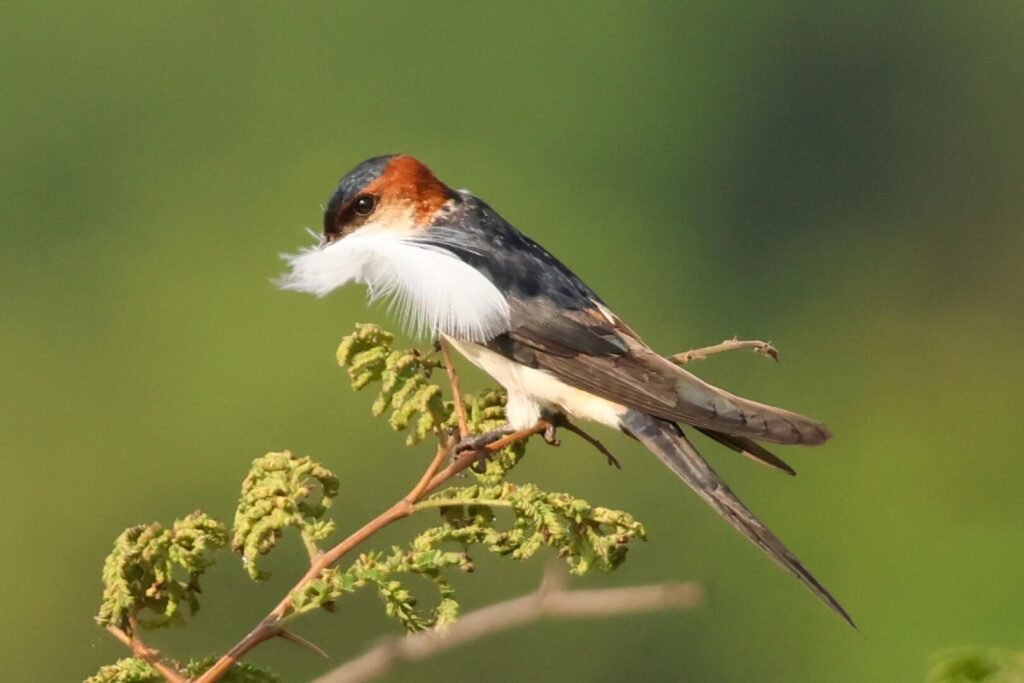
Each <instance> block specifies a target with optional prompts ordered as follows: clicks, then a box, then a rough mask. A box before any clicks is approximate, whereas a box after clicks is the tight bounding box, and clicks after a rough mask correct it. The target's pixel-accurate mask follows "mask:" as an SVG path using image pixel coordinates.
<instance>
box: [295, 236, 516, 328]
mask: <svg viewBox="0 0 1024 683" xmlns="http://www.w3.org/2000/svg"><path fill="white" fill-rule="evenodd" d="M282 258H283V259H284V260H285V261H286V262H287V263H288V265H289V266H290V267H291V272H289V273H285V274H284V275H282V276H281V278H280V279H279V280H278V282H277V284H278V286H280V287H281V288H282V289H291V290H295V291H299V292H308V293H310V294H315V295H316V296H325V295H326V294H328V293H330V292H331V291H333V290H335V289H337V288H338V287H342V286H344V285H346V284H348V283H349V282H357V283H362V284H365V285H366V287H367V294H368V295H369V300H370V302H371V303H373V302H375V301H378V300H382V299H385V300H390V305H389V311H390V312H393V313H394V314H395V315H396V316H397V317H398V320H399V322H400V324H401V325H402V326H403V328H404V329H405V331H406V332H407V333H409V334H411V335H415V336H428V335H437V334H446V335H448V336H451V337H453V338H455V339H462V340H466V341H474V342H485V341H487V340H489V339H491V338H492V337H494V336H496V335H498V334H501V333H502V332H505V331H507V330H508V327H509V307H508V301H506V300H505V297H504V295H502V293H501V292H500V291H498V288H497V287H495V286H494V283H492V282H491V281H490V280H488V279H487V278H486V277H484V275H483V274H482V273H480V271H478V270H477V269H476V268H473V267H472V266H470V265H468V264H467V263H465V262H464V261H462V260H461V259H459V258H458V257H457V256H455V255H454V254H452V253H451V252H450V251H448V250H446V249H444V248H442V247H438V246H435V245H432V244H424V243H423V242H419V241H417V240H416V238H415V236H413V235H409V234H401V233H397V232H393V231H389V230H381V229H373V230H366V229H364V230H360V231H358V232H356V233H354V234H352V235H349V236H347V237H343V238H342V239H339V240H337V241H336V242H332V243H330V244H326V245H323V246H315V247H308V248H306V249H303V250H301V251H300V252H299V253H297V254H282Z"/></svg>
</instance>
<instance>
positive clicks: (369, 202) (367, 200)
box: [352, 194, 377, 216]
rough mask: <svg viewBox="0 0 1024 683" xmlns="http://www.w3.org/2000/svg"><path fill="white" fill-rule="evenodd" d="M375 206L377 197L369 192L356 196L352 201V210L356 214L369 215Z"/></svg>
mask: <svg viewBox="0 0 1024 683" xmlns="http://www.w3.org/2000/svg"><path fill="white" fill-rule="evenodd" d="M376 208H377V198H376V197H374V196H373V195H371V194H364V195H362V196H361V197H356V200H355V202H353V203H352V212H353V213H354V214H355V215H357V216H369V215H370V214H371V213H373V210H374V209H376Z"/></svg>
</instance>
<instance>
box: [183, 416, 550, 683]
mask: <svg viewBox="0 0 1024 683" xmlns="http://www.w3.org/2000/svg"><path fill="white" fill-rule="evenodd" d="M549 426H550V425H549V424H548V422H547V421H546V420H540V421H538V422H537V424H535V425H533V426H532V427H529V428H528V429H524V430H521V431H518V432H515V433H513V434H509V435H508V436H505V437H502V438H501V439H498V440H497V441H495V442H493V443H490V444H488V445H487V446H485V447H484V448H483V449H481V451H483V452H486V453H496V452H498V451H500V450H501V449H502V448H504V447H505V446H508V445H509V444H511V443H515V442H517V441H522V440H524V439H528V438H530V437H531V436H533V435H534V434H539V433H541V432H543V431H544V430H545V429H547V428H548V427H549ZM446 441H447V440H446V439H441V441H440V442H439V444H438V448H437V452H436V453H435V454H434V458H433V460H431V462H430V465H429V466H428V467H427V469H426V471H425V472H424V473H423V476H421V477H420V480H419V481H418V482H417V483H416V486H414V487H413V488H412V490H410V491H409V493H408V494H406V495H405V496H404V497H403V498H402V499H401V500H399V501H398V502H396V503H395V504H394V505H392V506H391V507H389V508H388V509H387V510H385V511H384V512H382V513H381V514H379V515H377V516H376V517H375V518H374V519H372V520H370V521H369V522H367V523H366V524H364V525H363V526H362V527H361V528H359V529H358V530H357V531H355V532H354V533H352V534H351V535H350V536H349V537H348V538H346V539H345V540H343V541H342V542H341V543H339V544H338V545H336V546H334V547H333V548H331V549H330V550H328V551H327V552H324V553H320V554H319V555H318V556H317V557H316V559H315V560H314V561H313V562H312V563H311V565H310V568H309V571H307V572H306V573H305V574H304V575H303V577H302V578H301V579H299V581H298V582H297V583H296V584H295V586H294V587H293V588H292V589H291V590H290V591H288V594H287V595H285V596H284V597H283V598H282V599H281V601H280V602H279V603H278V604H277V606H276V607H274V609H273V610H271V612H270V613H269V614H268V615H267V616H265V617H264V618H263V619H262V620H261V621H260V623H259V624H257V625H256V627H255V628H254V629H253V630H252V631H250V632H249V633H248V634H247V635H246V636H245V637H244V638H242V640H240V641H238V643H236V644H235V646H234V647H232V648H231V649H230V650H229V651H228V652H227V654H225V655H224V656H223V657H221V658H220V659H219V660H217V662H216V663H214V665H213V666H212V667H210V668H209V669H207V670H206V672H205V673H203V674H202V675H201V676H199V678H196V679H195V681H194V683H214V681H218V680H220V679H221V677H223V676H224V674H226V673H227V672H228V670H229V669H230V668H231V667H232V666H234V665H235V663H236V662H237V661H238V660H239V659H241V658H242V657H243V656H244V655H245V654H246V653H248V652H249V651H250V650H252V649H253V648H254V647H256V646H257V645H259V644H260V643H262V642H263V641H265V640H268V639H270V638H273V637H275V636H277V635H279V634H280V632H281V626H282V625H283V623H284V621H285V619H286V617H287V616H288V615H289V614H290V613H291V612H292V597H291V596H292V593H294V592H296V591H299V590H301V589H302V588H303V587H304V586H305V585H306V584H307V583H309V582H310V581H313V580H315V579H317V578H318V577H319V576H320V574H321V573H322V572H323V571H324V570H325V569H327V568H329V567H331V566H332V565H334V564H335V563H336V562H337V561H338V560H340V559H341V558H342V557H343V556H344V555H345V554H346V553H348V552H349V551H351V550H352V549H353V548H355V547H356V546H357V545H359V544H360V543H362V542H363V541H365V540H366V539H368V538H370V537H371V536H373V535H374V534H376V533H377V532H378V531H380V530H381V529H383V528H384V527H386V526H388V525H390V524H392V523H393V522H397V521H398V520H400V519H402V518H404V517H408V516H409V515H412V514H414V513H415V512H416V504H417V503H418V502H419V501H420V499H421V498H422V497H423V496H425V495H427V494H428V493H430V492H431V491H433V490H434V489H436V488H437V487H439V486H440V485H441V484H443V483H445V482H446V481H448V480H449V479H451V478H452V477H454V476H455V475H456V474H459V473H460V472H462V471H463V470H464V469H466V468H467V467H469V466H470V465H472V464H473V463H474V462H476V460H477V459H478V458H479V457H480V455H481V453H480V451H470V452H466V453H462V454H460V455H459V456H457V457H456V458H454V459H453V460H452V462H451V463H449V464H448V466H447V467H445V468H444V469H440V465H441V462H443V460H444V458H445V456H447V454H448V451H449V447H448V444H447V442H446ZM438 470H440V471H438ZM168 680H171V679H168ZM174 683H178V682H177V681H175V682H174Z"/></svg>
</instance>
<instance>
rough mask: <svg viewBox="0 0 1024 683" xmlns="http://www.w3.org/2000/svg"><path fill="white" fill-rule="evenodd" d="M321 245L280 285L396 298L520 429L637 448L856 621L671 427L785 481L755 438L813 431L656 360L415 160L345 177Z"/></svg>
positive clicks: (476, 203) (566, 279)
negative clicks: (578, 429) (693, 432)
mask: <svg viewBox="0 0 1024 683" xmlns="http://www.w3.org/2000/svg"><path fill="white" fill-rule="evenodd" d="M324 236H325V241H324V243H323V244H322V245H321V246H320V247H318V248H317V249H310V250H306V251H304V252H302V253H301V254H299V255H296V256H291V257H288V258H289V261H290V263H291V266H292V273H291V274H289V275H287V276H285V278H284V286H286V287H289V288H292V289H300V290H304V291H310V292H314V293H316V294H318V295H323V294H325V293H326V292H328V291H330V290H331V289H333V288H336V287H339V286H342V285H344V284H346V283H347V282H352V281H356V282H364V283H366V284H367V285H368V287H369V289H370V292H371V296H372V297H375V298H376V297H379V296H381V295H390V296H394V297H395V298H396V299H397V300H398V301H399V309H400V310H401V311H404V313H403V314H402V315H403V317H405V318H406V319H407V320H409V321H411V322H412V323H414V325H413V326H414V327H417V328H420V329H422V330H423V331H425V332H427V333H429V334H432V335H436V336H439V337H442V338H444V339H446V340H448V341H450V342H451V343H452V345H453V346H454V347H455V348H456V349H458V350H459V351H460V352H462V353H463V355H465V356H466V357H467V358H468V359H469V360H471V361H472V362H473V363H475V364H477V365H478V366H480V367H481V368H482V369H483V370H485V371H486V372H488V373H489V374H491V375H492V376H493V377H494V378H495V379H496V380H497V381H498V382H500V383H501V384H502V385H503V386H504V387H505V388H506V390H507V391H508V394H509V404H508V415H509V421H510V423H511V424H512V425H513V426H515V427H519V428H521V427H526V426H529V425H531V424H533V423H534V422H535V421H536V420H537V419H539V418H540V417H541V416H542V415H545V414H552V413H554V414H558V413H561V414H564V415H567V416H569V417H577V418H583V419H587V420H592V421H596V422H599V423H602V424H605V425H608V426H611V427H615V428H618V429H621V430H622V431H624V432H625V433H627V434H629V435H631V436H633V437H634V438H636V439H637V440H639V441H640V442H641V443H643V444H644V445H645V446H646V447H647V448H648V449H649V450H651V451H652V452H654V453H655V455H657V456H658V458H659V459H661V460H662V461H663V462H664V463H665V464H666V465H667V466H668V467H669V469H670V470H671V471H672V472H673V473H675V474H676V475H677V476H678V477H679V478H680V479H682V480H683V481H684V482H685V483H686V484H687V485H689V486H690V487H691V488H692V489H694V490H695V491H696V492H697V493H698V494H699V495H700V496H701V497H702V498H703V499H704V500H705V501H706V502H707V503H708V504H709V505H710V506H711V507H712V508H713V509H714V510H715V511H716V512H718V513H719V514H720V515H721V516H722V517H724V518H725V519H726V521H728V522H729V523H730V524H731V525H732V526H733V527H735V528H736V529H737V530H738V531H740V532H741V533H742V534H743V535H745V536H746V537H747V538H749V539H750V540H751V541H753V542H754V543H755V544H756V545H758V547H760V548H761V549H762V550H763V551H764V552H765V553H767V554H768V555H770V556H771V557H772V558H773V559H774V560H775V561H776V562H778V563H779V564H781V565H782V566H784V567H785V568H787V569H788V570H789V571H790V572H792V573H793V574H794V575H795V576H796V577H797V578H799V579H800V580H801V581H802V582H803V583H804V584H805V585H806V586H807V587H808V588H810V590H811V591H812V592H813V593H814V594H815V595H817V596H818V597H819V598H820V599H821V600H822V601H823V602H825V604H827V605H828V606H829V607H830V608H831V609H832V610H834V611H835V612H836V613H838V614H839V615H840V616H842V617H843V618H844V619H845V620H846V621H848V622H849V623H850V624H851V625H852V624H853V621H852V620H851V619H850V617H849V615H848V614H847V612H846V611H845V610H844V609H843V608H842V606H840V604H839V603H838V602H837V601H836V600H835V598H833V597H832V596H831V595H830V594H829V592H828V591H827V590H825V588H824V587H823V586H822V585H821V584H820V583H819V582H818V581H817V580H816V579H815V578H814V577H813V576H812V575H811V574H810V572H808V571H807V570H806V569H805V568H804V567H803V565H802V564H800V562H799V561H798V560H797V559H796V557H795V556H793V554H792V553H790V552H789V550H788V549H787V548H786V547H785V546H784V545H783V544H782V542H781V541H779V539H778V538H776V537H775V535H774V534H772V533H771V532H770V531H769V530H768V529H767V527H765V525H764V524H762V523H761V522H760V521H759V520H757V518H756V517H754V515H753V514H752V513H751V512H750V511H749V510H748V509H747V508H746V507H745V506H744V505H743V504H742V503H741V502H740V501H739V500H738V499H737V498H736V497H735V495H734V494H733V493H732V491H731V490H730V489H729V488H728V487H727V486H726V485H725V484H724V482H722V480H721V479H720V478H719V477H718V475H717V474H716V473H715V472H714V470H712V469H711V467H710V466H709V465H708V464H707V463H706V462H705V461H704V460H703V458H701V456H700V455H699V454H698V453H697V451H696V449H695V448H694V447H693V445H692V444H691V443H690V442H689V441H688V440H687V439H686V437H685V436H684V435H683V432H682V430H681V429H680V428H679V425H680V424H681V425H686V426H691V427H694V428H696V429H698V430H699V431H701V432H703V433H705V434H707V435H708V436H709V437H711V438H712V439H714V440H715V441H717V442H719V443H721V444H723V445H725V446H727V447H729V448H731V449H733V450H736V451H739V452H741V453H744V454H745V455H748V456H750V457H752V458H754V459H755V460H759V461H761V462H763V463H765V464H768V465H771V466H773V467H776V468H778V469H780V470H782V471H785V472H788V473H789V474H792V473H793V470H792V468H790V467H789V466H788V465H787V464H786V463H784V462H783V461H782V460H781V459H779V458H778V457H777V456H775V455H774V454H772V453H770V452H769V451H767V450H766V449H765V448H764V447H762V446H761V445H760V444H759V443H757V442H758V441H766V442H771V443H780V444H799V445H811V446H813V445H818V444H821V443H824V442H825V441H826V440H827V439H828V438H829V437H830V436H831V434H830V433H829V431H828V430H827V429H826V428H825V427H824V426H823V425H822V424H820V423H819V422H817V421H815V420H812V419H810V418H808V417H804V416H802V415H798V414H797V413H794V412H791V411H788V410H784V409H781V408H776V407H774V406H769V405H766V404H763V403H758V402H755V401H751V400H749V399H745V398H741V397H739V396H735V395H733V394H731V393H729V392H727V391H725V390H723V389H720V388H718V387H715V386H712V385H710V384H708V383H707V382H704V381H703V380H701V379H699V378H698V377H696V376H695V375H693V374H692V373H690V372H687V371H685V370H683V369H682V368H680V367H679V366H678V365H676V364H674V363H672V362H671V361H669V360H667V359H666V358H664V357H662V356H661V355H659V354H658V353H656V352H655V351H654V350H652V349H651V348H650V347H649V346H648V345H647V344H646V343H644V341H643V340H642V339H641V338H640V336H639V335H637V333H636V332H634V331H633V330H632V329H631V328H630V327H629V326H627V325H626V324H625V323H624V322H623V321H622V320H621V319H620V318H619V317H618V316H617V315H615V314H614V313H613V312H612V311H611V310H610V309H609V308H608V306H607V305H606V304H605V303H604V302H603V301H602V300H601V298H600V297H598V295H597V294H596V293H595V292H594V291H593V290H592V289H591V288H590V287H588V286H587V285H586V284H585V283H584V282H583V281H581V280H580V279H579V278H578V277H577V276H576V275H575V274H574V273H573V272H572V271H571V270H570V269H569V268H568V267H566V266H565V265H564V264H563V263H562V262H561V261H559V260H558V259H557V258H555V257H554V256H552V255H551V254H550V253H548V252H547V251H546V250H545V249H544V248H543V247H542V246H540V245H539V244H537V243H536V242H534V241H533V240H532V239H530V238H529V237H527V236H526V235H524V234H523V233H521V232H520V231H519V230H517V229H516V228H515V227H513V226H512V225H511V224H510V223H509V222H508V221H506V220H505V219H504V218H502V217H501V215H500V214H498V212H497V211H495V210H494V209H492V208H491V207H490V206H489V205H488V204H487V203H485V202H484V201H483V200H481V199H479V198H478V197H476V196H474V195H473V194H472V193H470V192H468V191H465V190H458V191H457V190H452V189H451V188H449V187H448V186H447V185H445V184H444V183H442V182H441V181H440V180H438V179H437V178H436V177H435V176H434V175H433V174H432V173H431V172H430V171H429V170H428V169H427V168H426V167H425V166H423V165H422V164H421V163H419V162H418V161H416V160H415V159H413V158H411V157H408V156H402V155H391V156H387V157H377V158H374V159H370V160H368V161H366V162H364V163H363V164H360V165H359V166H358V167H356V169H354V170H353V171H352V172H351V173H349V174H348V175H346V176H345V177H344V178H343V179H342V181H341V183H340V184H339V186H338V189H337V191H336V192H335V193H334V195H333V196H332V197H331V199H330V201H329V203H328V206H327V209H326V211H325V214H324Z"/></svg>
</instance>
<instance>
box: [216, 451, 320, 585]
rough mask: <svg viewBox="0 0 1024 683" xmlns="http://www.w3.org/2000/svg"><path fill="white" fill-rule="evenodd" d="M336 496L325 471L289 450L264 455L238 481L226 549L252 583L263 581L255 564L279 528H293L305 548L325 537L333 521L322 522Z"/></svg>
mask: <svg viewBox="0 0 1024 683" xmlns="http://www.w3.org/2000/svg"><path fill="white" fill-rule="evenodd" d="M337 495H338V478H337V477H335V476H334V473H332V472H331V471H330V470H329V469H327V468H326V467H324V466H323V465H321V464H320V463H318V462H316V461H315V460H313V459H311V458H309V457H308V456H307V457H302V458H298V457H296V456H294V455H292V454H291V452H289V451H284V452H282V453H267V454H266V455H264V456H262V457H260V458H256V459H255V460H253V461H252V466H251V467H250V469H249V474H248V475H246V477H245V480H244V481H243V482H242V496H241V498H240V499H239V501H238V508H237V510H236V511H235V524H234V537H233V539H232V541H231V547H232V549H233V550H234V551H235V552H238V553H241V554H242V558H243V562H244V565H245V570H246V572H248V574H249V576H250V577H251V578H252V579H254V580H264V579H267V578H269V575H268V574H267V573H266V572H263V571H261V570H260V568H259V566H258V560H259V558H260V556H261V555H265V554H267V553H269V552H270V551H271V550H272V549H273V548H274V546H275V545H276V544H277V539H278V538H280V536H281V534H282V533H283V532H284V530H285V529H287V528H289V527H293V528H295V529H298V531H299V533H300V534H301V535H302V536H303V539H304V540H305V541H306V543H307V544H315V543H316V541H319V540H322V539H324V538H326V537H327V536H328V535H329V534H330V533H331V531H332V530H333V529H334V522H333V521H331V520H325V519H323V516H324V514H325V513H326V512H327V510H328V508H329V507H330V506H331V502H332V501H333V499H334V497H335V496H337Z"/></svg>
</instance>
